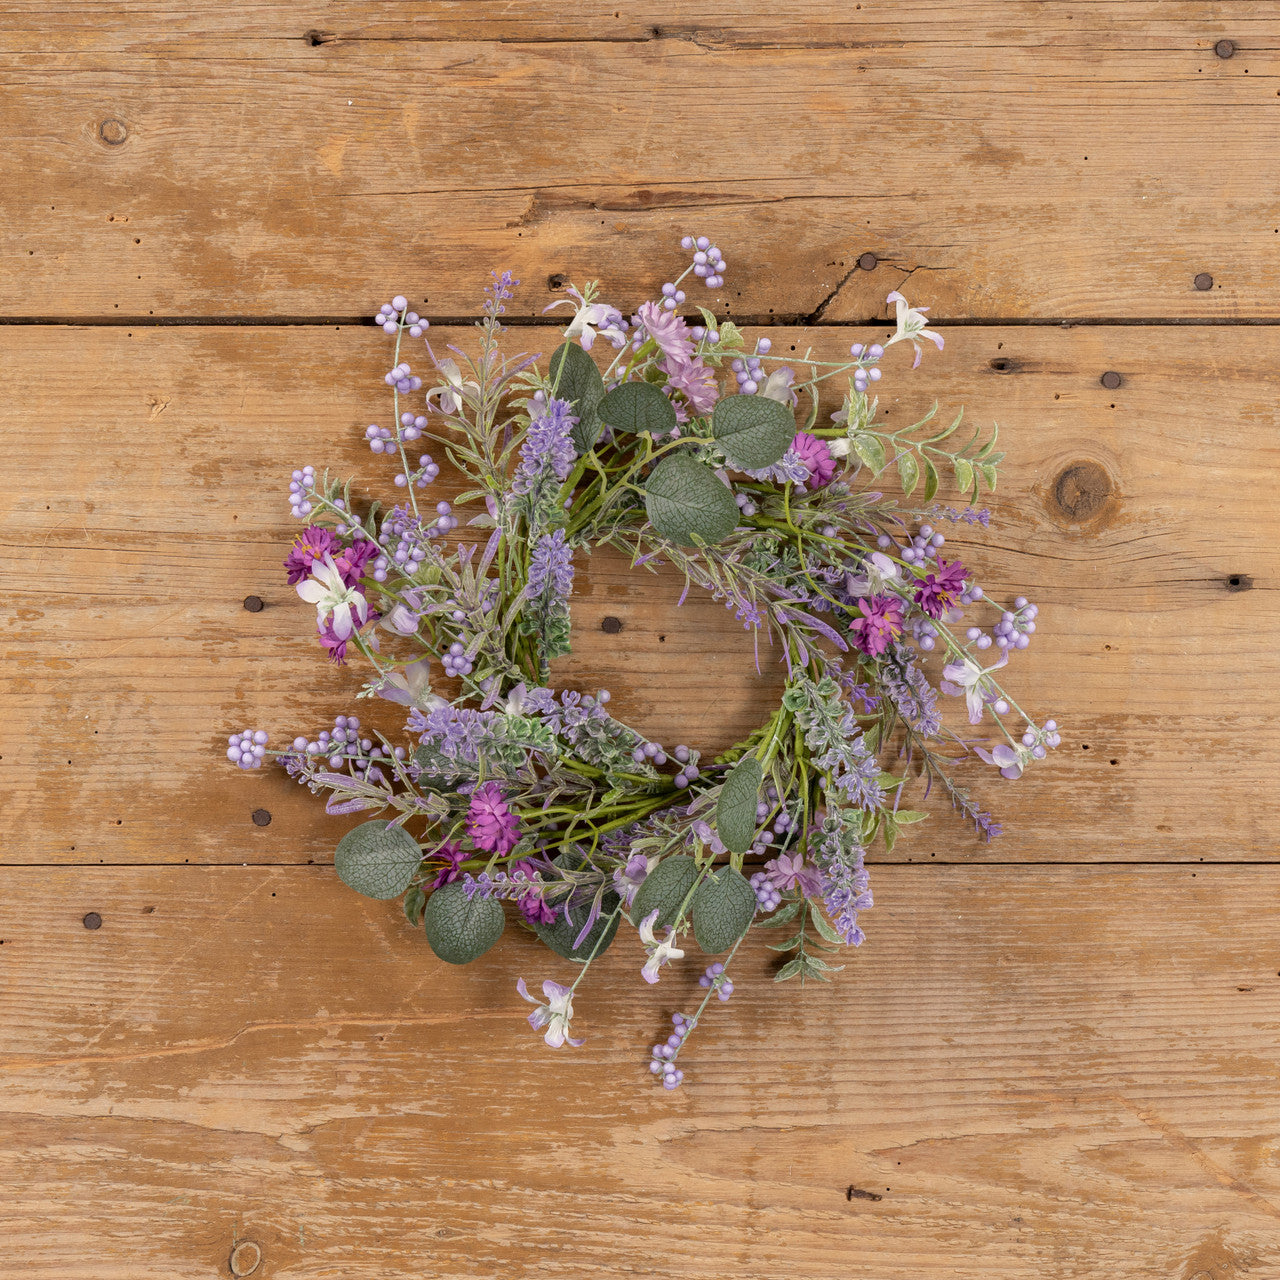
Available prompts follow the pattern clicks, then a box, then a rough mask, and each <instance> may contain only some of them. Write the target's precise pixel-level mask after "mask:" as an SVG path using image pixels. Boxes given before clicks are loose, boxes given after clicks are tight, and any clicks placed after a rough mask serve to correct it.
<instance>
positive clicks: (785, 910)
mask: <svg viewBox="0 0 1280 1280" xmlns="http://www.w3.org/2000/svg"><path fill="white" fill-rule="evenodd" d="M803 902H804V899H803V898H793V899H792V900H791V901H790V902H784V903H783V904H782V906H780V907H779V908H778V909H777V911H775V912H774V913H773V915H771V916H770V917H769V918H768V919H767V920H761V921H760V923H759V924H758V925H756V928H757V929H777V928H781V926H782V925H784V924H790V923H791V921H792V920H794V919H795V918H796V912H797V911H799V910H800V906H801V904H802V903H803ZM786 949H787V950H790V948H789V947H788V948H786Z"/></svg>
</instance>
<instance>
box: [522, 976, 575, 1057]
mask: <svg viewBox="0 0 1280 1280" xmlns="http://www.w3.org/2000/svg"><path fill="white" fill-rule="evenodd" d="M516 990H517V991H518V992H519V993H520V994H521V995H522V996H524V998H525V999H526V1000H527V1001H528V1002H529V1003H530V1004H536V1005H538V1007H537V1008H536V1009H535V1010H534V1011H533V1012H532V1013H531V1014H530V1015H529V1025H530V1026H531V1027H532V1028H533V1029H534V1030H535V1031H541V1030H542V1028H543V1027H546V1029H547V1034H546V1035H545V1036H544V1037H543V1039H544V1040H546V1042H547V1043H548V1044H549V1045H550V1046H551V1047H552V1048H553V1049H559V1048H560V1047H561V1045H565V1044H571V1045H573V1047H574V1048H575V1049H576V1048H577V1047H578V1046H579V1045H580V1044H582V1041H581V1040H575V1039H574V1038H573V1036H571V1035H570V1034H569V1020H570V1019H571V1018H572V1017H573V989H572V988H571V987H562V986H561V985H560V984H559V983H558V982H552V981H551V979H550V978H548V979H547V980H546V982H544V983H543V984H542V994H543V995H544V996H546V997H547V1001H548V1003H547V1004H538V998H537V997H536V996H531V995H530V994H529V989H528V988H527V987H526V986H525V985H524V979H523V978H521V979H520V980H519V981H518V982H517V983H516Z"/></svg>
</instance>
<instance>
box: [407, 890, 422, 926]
mask: <svg viewBox="0 0 1280 1280" xmlns="http://www.w3.org/2000/svg"><path fill="white" fill-rule="evenodd" d="M426 902H427V895H426V891H425V890H424V889H423V887H422V886H421V885H420V884H416V885H414V886H413V888H412V889H410V890H409V892H408V893H406V894H405V895H404V918H405V919H406V920H407V921H408V922H409V923H410V924H411V925H413V927H414V928H415V929H416V928H417V927H418V925H419V923H420V922H421V920H422V908H423V907H424V906H425V905H426Z"/></svg>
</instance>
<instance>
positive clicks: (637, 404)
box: [596, 382, 676, 435]
mask: <svg viewBox="0 0 1280 1280" xmlns="http://www.w3.org/2000/svg"><path fill="white" fill-rule="evenodd" d="M596 412H597V413H599V415H600V421H601V422H606V423H608V424H609V426H611V427H612V428H613V429H614V430H615V431H648V432H649V433H650V434H651V435H666V434H667V432H669V431H670V430H671V429H672V427H674V426H675V425H676V411H675V408H674V407H673V406H672V404H671V401H670V400H668V399H667V397H666V396H664V395H663V394H662V392H661V391H659V390H658V388H657V387H655V386H654V385H653V383H652V382H624V383H623V384H622V385H621V386H620V387H614V389H613V390H612V391H608V392H606V393H605V396H604V399H603V400H601V401H600V404H599V405H598V406H597V409H596Z"/></svg>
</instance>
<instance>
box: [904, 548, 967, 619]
mask: <svg viewBox="0 0 1280 1280" xmlns="http://www.w3.org/2000/svg"><path fill="white" fill-rule="evenodd" d="M938 569H939V572H937V573H927V574H925V576H924V579H923V580H922V581H921V582H920V584H919V586H917V587H916V604H918V605H919V606H920V608H921V610H922V611H923V612H924V613H927V614H928V615H929V617H931V618H941V617H942V615H943V614H944V613H946V612H947V610H948V609H951V608H953V607H954V606H955V604H956V601H957V597H958V596H959V595H960V593H961V592H962V591H963V590H964V565H962V564H961V563H960V561H959V560H952V561H950V562H948V561H946V560H942V559H939V560H938Z"/></svg>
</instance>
